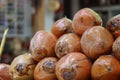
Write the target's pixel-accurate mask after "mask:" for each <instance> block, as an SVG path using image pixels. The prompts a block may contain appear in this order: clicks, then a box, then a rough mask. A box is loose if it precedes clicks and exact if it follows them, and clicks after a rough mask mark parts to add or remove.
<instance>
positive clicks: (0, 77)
mask: <svg viewBox="0 0 120 80" xmlns="http://www.w3.org/2000/svg"><path fill="white" fill-rule="evenodd" d="M9 68H10V65H9V64H5V63H0V80H11V76H10V74H9Z"/></svg>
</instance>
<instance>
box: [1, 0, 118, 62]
mask: <svg viewBox="0 0 120 80" xmlns="http://www.w3.org/2000/svg"><path fill="white" fill-rule="evenodd" d="M84 7H89V8H92V9H93V10H95V11H96V12H98V13H99V15H100V16H101V17H102V19H103V27H104V26H105V23H106V21H107V20H108V19H110V18H111V17H112V16H115V15H117V14H119V13H120V0H0V41H1V40H2V36H3V33H4V30H5V29H6V27H9V32H8V35H7V38H6V43H5V46H4V50H3V54H2V57H1V60H0V62H4V63H10V62H11V61H12V59H13V58H14V57H16V56H18V55H20V54H23V53H25V52H28V51H29V44H30V40H31V38H32V37H33V35H34V34H35V32H36V31H38V30H46V31H48V32H49V31H50V29H51V27H52V25H53V23H54V22H55V21H56V20H58V19H60V18H62V17H67V18H69V19H71V20H72V19H73V16H74V14H75V13H76V12H77V11H78V10H80V9H82V8H84Z"/></svg>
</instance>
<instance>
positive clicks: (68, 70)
mask: <svg viewBox="0 0 120 80" xmlns="http://www.w3.org/2000/svg"><path fill="white" fill-rule="evenodd" d="M91 66H92V64H91V61H90V60H89V59H88V58H87V57H86V56H85V55H84V54H82V53H79V52H73V53H69V54H68V55H65V56H64V57H62V58H61V59H60V60H59V61H58V63H57V65H56V68H55V72H56V76H57V78H58V80H88V79H89V78H90V71H91Z"/></svg>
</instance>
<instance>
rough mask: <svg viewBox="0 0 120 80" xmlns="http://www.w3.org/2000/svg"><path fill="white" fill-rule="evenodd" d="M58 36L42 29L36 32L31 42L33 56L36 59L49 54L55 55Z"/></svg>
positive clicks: (38, 59)
mask: <svg viewBox="0 0 120 80" xmlns="http://www.w3.org/2000/svg"><path fill="white" fill-rule="evenodd" d="M56 41H57V38H56V37H55V36H54V35H53V34H52V33H50V32H46V31H43V30H40V31H38V32H36V34H35V35H34V36H33V38H32V39H31V42H30V50H31V52H32V57H33V59H34V60H36V61H40V60H41V59H43V58H45V57H49V56H55V51H54V48H55V44H56Z"/></svg>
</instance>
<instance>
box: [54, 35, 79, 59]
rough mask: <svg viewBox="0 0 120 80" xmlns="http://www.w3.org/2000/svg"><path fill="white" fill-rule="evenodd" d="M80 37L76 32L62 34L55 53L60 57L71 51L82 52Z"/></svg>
mask: <svg viewBox="0 0 120 80" xmlns="http://www.w3.org/2000/svg"><path fill="white" fill-rule="evenodd" d="M80 51H81V45H80V37H79V36H77V35H76V34H74V33H68V34H64V35H63V36H61V37H60V38H59V39H58V41H57V43H56V46H55V53H56V55H57V57H58V58H61V57H63V56H64V55H66V54H68V53H70V52H80Z"/></svg>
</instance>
